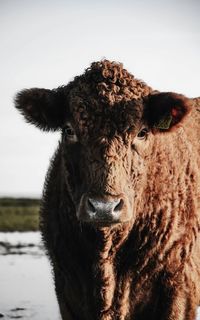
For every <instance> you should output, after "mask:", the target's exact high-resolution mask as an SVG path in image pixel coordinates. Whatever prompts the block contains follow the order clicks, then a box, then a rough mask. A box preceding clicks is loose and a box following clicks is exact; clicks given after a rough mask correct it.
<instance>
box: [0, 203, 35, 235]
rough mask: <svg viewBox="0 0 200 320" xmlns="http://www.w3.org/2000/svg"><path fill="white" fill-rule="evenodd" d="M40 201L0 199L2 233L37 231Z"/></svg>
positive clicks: (0, 228) (0, 227) (0, 229)
mask: <svg viewBox="0 0 200 320" xmlns="http://www.w3.org/2000/svg"><path fill="white" fill-rule="evenodd" d="M39 205H40V200H39V199H27V198H0V231H36V230H38V227H39Z"/></svg>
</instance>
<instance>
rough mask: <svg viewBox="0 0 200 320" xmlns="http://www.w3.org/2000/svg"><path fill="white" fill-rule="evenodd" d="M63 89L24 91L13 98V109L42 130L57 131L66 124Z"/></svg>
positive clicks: (65, 103)
mask: <svg viewBox="0 0 200 320" xmlns="http://www.w3.org/2000/svg"><path fill="white" fill-rule="evenodd" d="M66 100H67V99H66V95H65V94H64V87H59V88H58V89H54V90H48V89H39V88H32V89H25V90H22V91H20V92H19V93H18V94H17V95H16V97H15V107H16V108H17V109H18V110H19V111H20V112H21V113H22V114H23V116H24V117H25V119H26V120H27V121H28V122H30V123H32V124H34V125H35V126H36V127H38V128H40V129H42V130H46V131H49V130H53V131H55V130H57V129H59V128H61V127H62V126H63V125H64V123H65V122H66V118H67V111H68V110H67V109H68V108H67V101H66Z"/></svg>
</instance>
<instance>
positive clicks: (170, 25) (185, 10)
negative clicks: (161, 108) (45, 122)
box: [0, 0, 200, 196]
mask: <svg viewBox="0 0 200 320" xmlns="http://www.w3.org/2000/svg"><path fill="white" fill-rule="evenodd" d="M0 45H1V49H0V88H1V90H0V92H1V103H0V112H1V113H0V195H20V196H30V195H32V196H34V195H40V194H41V191H42V186H43V182H44V177H45V173H46V171H47V167H48V163H49V159H50V157H51V156H52V154H53V152H54V150H55V148H56V143H57V140H58V134H55V133H54V134H53V133H43V132H41V131H39V130H38V129H36V128H34V127H33V126H31V125H28V124H26V123H25V122H24V121H23V119H22V117H21V116H20V115H19V114H18V113H17V111H16V110H15V109H14V107H13V97H14V95H15V93H16V92H17V91H19V90H21V89H23V88H29V87H45V88H54V87H57V86H59V85H62V84H66V83H67V82H68V81H69V80H70V79H72V78H73V77H74V76H75V75H77V74H80V73H82V72H83V71H84V69H85V68H86V67H88V66H89V65H90V63H91V62H92V61H95V60H99V59H102V58H104V57H106V58H108V59H110V60H116V61H120V62H123V64H124V67H125V68H126V69H128V71H130V72H131V73H133V74H134V75H135V76H136V77H138V78H141V79H143V80H144V81H145V82H147V83H148V84H149V85H151V86H152V87H154V88H156V89H158V90H162V91H176V92H180V93H183V94H185V95H188V96H190V97H194V96H200V85H199V84H200V1H199V0H187V1H186V0H176V1H174V0H167V1H166V0H158V1H156V0H145V1H144V0H130V1H129V0H124V1H118V0H107V1H106V0H101V1H95V0H93V1H92V0H85V1H84V0H83V1H77V0H71V1H68V0H65V1H64V0H63V1H62V0H57V1H51V0H46V1H45V0H34V1H32V0H16V1H15V0H0Z"/></svg>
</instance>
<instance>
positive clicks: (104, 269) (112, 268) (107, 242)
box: [93, 224, 131, 320]
mask: <svg viewBox="0 0 200 320" xmlns="http://www.w3.org/2000/svg"><path fill="white" fill-rule="evenodd" d="M130 228H131V226H130V225H128V224H127V225H124V226H123V227H120V228H119V229H117V230H112V229H110V230H109V229H106V228H104V229H101V230H99V231H98V234H97V243H98V250H96V252H97V254H96V256H95V261H94V265H93V268H94V270H93V271H94V272H93V274H94V297H95V303H96V306H97V312H98V317H99V319H101V320H104V319H106V320H109V319H113V317H112V315H113V312H116V311H115V309H116V308H117V309H120V308H121V307H122V308H124V309H125V306H127V305H128V303H127V301H126V303H123V302H125V300H128V297H129V293H128V285H129V277H127V279H126V277H123V280H122V279H120V277H119V275H118V274H117V267H116V259H117V254H118V252H119V250H120V248H121V247H122V245H123V244H124V242H125V241H126V239H127V237H128V234H129V232H130ZM119 295H120V297H119ZM118 301H119V302H120V303H119V305H118ZM123 312H125V310H124V311H123ZM125 313H127V312H125Z"/></svg>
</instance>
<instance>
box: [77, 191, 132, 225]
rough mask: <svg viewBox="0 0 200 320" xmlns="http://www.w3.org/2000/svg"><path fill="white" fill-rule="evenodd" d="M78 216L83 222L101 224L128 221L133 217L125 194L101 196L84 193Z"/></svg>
mask: <svg viewBox="0 0 200 320" xmlns="http://www.w3.org/2000/svg"><path fill="white" fill-rule="evenodd" d="M77 217H78V219H79V220H80V221H82V222H88V223H92V224H100V225H110V224H115V223H122V222H127V221H129V220H130V219H131V214H130V206H129V205H128V200H127V198H126V197H125V196H124V195H120V196H101V197H99V196H92V195H91V194H84V195H83V196H82V197H81V201H80V205H79V208H78V210H77Z"/></svg>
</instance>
